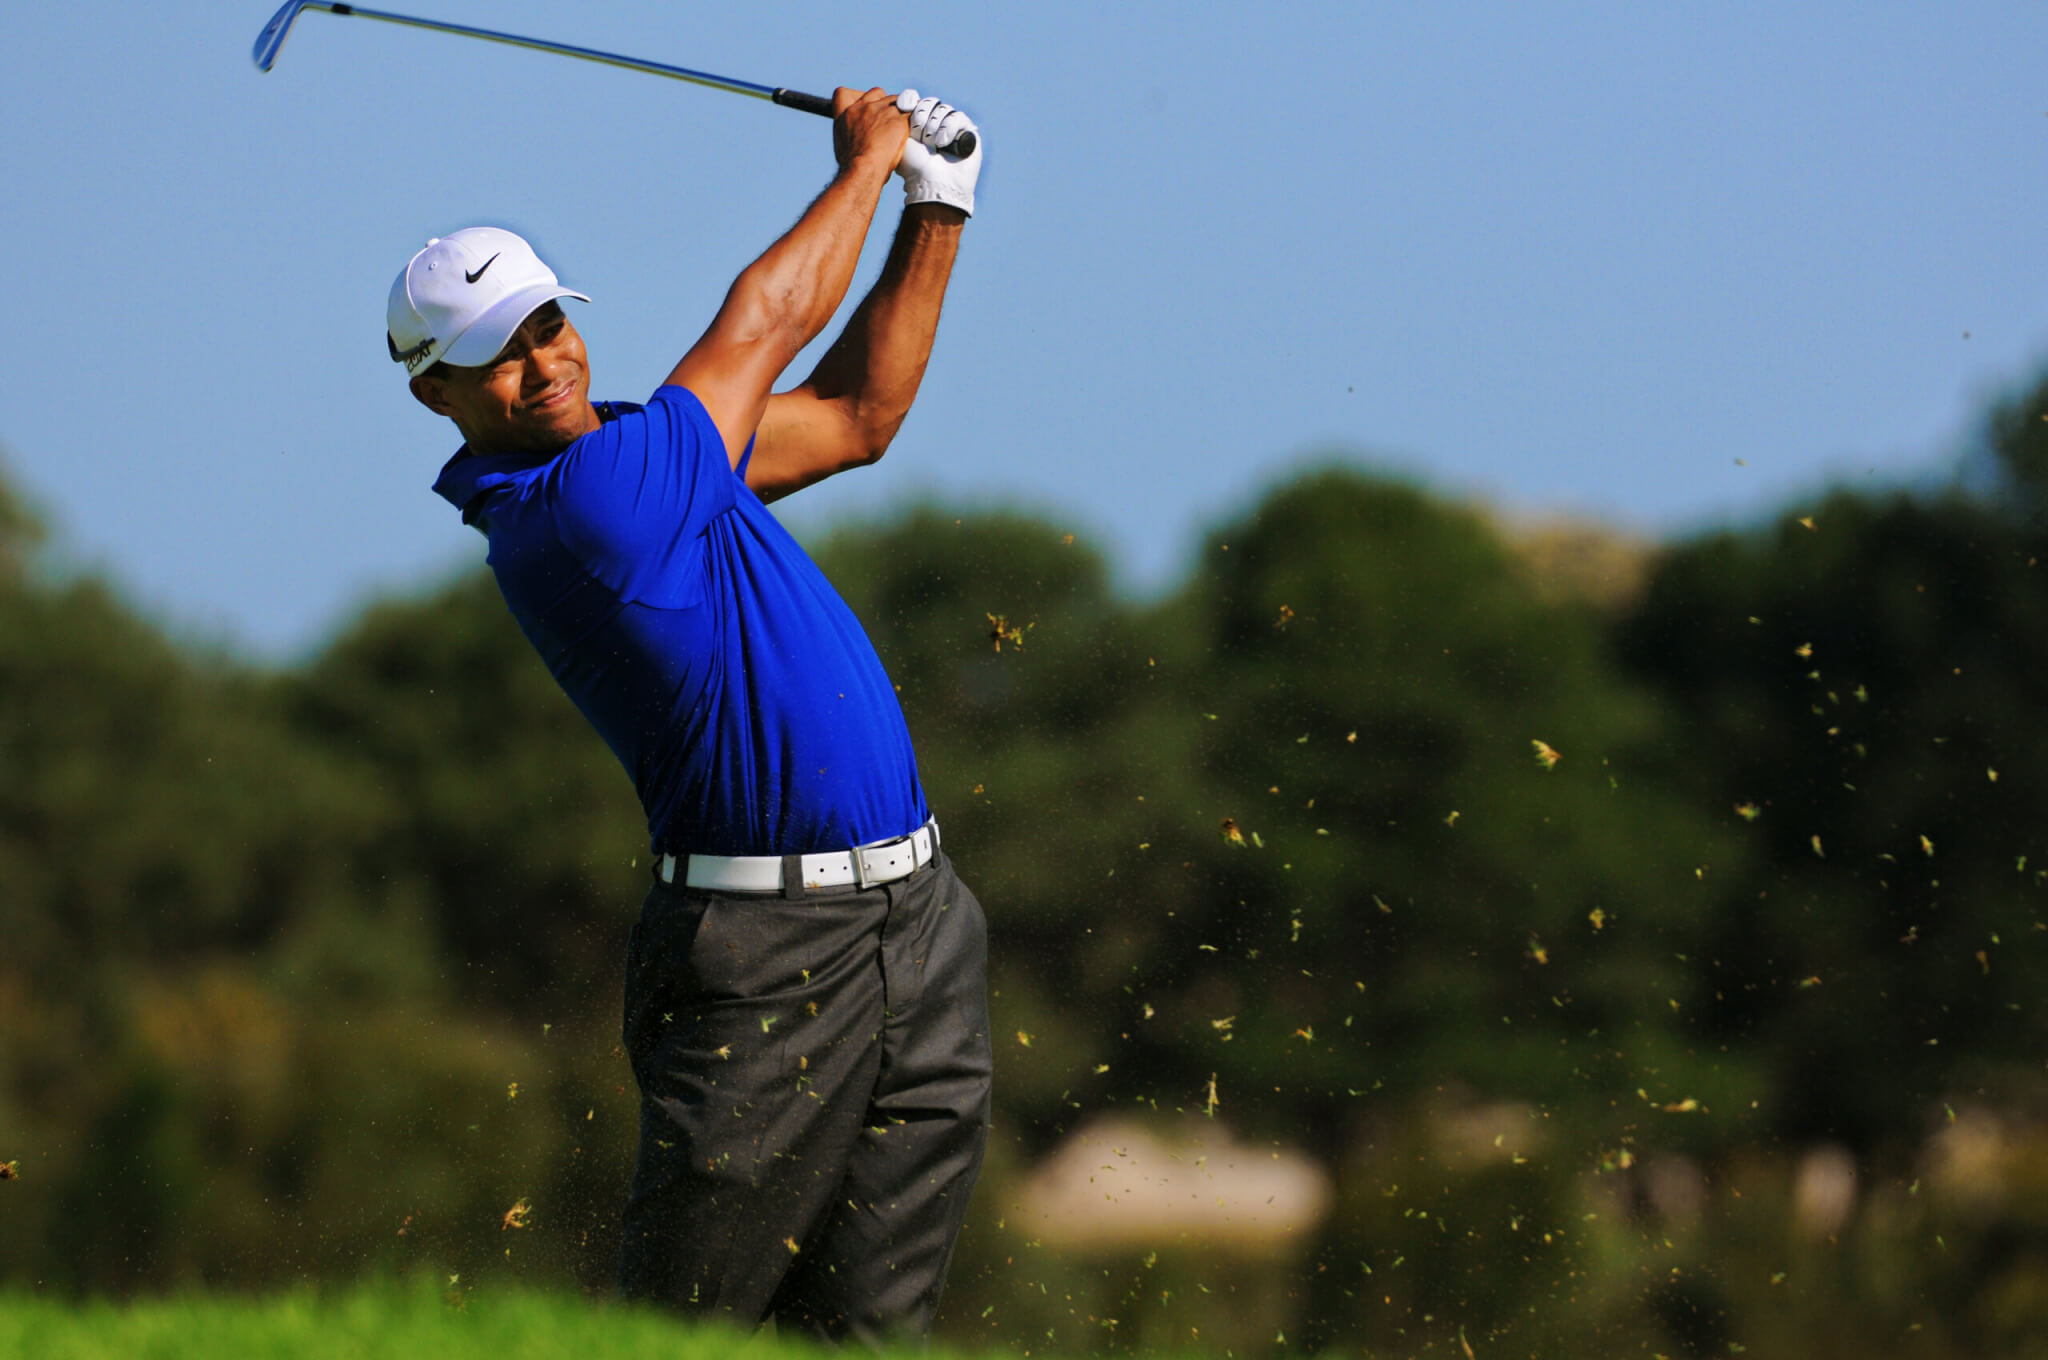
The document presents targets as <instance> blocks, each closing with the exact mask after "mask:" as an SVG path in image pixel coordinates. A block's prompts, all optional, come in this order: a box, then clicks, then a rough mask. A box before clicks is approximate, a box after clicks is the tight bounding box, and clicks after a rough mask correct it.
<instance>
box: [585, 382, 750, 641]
mask: <svg viewBox="0 0 2048 1360" xmlns="http://www.w3.org/2000/svg"><path fill="white" fill-rule="evenodd" d="M549 482H550V486H549V488H548V490H549V498H550V500H551V501H552V502H553V508H554V514H555V525H556V530H557V532H558V533H559V534H560V535H561V539H562V544H563V546H564V547H566V548H568V550H569V551H570V552H571V553H572V554H574V555H575V557H576V559H577V560H578V561H579V562H580V563H581V564H582V566H583V569H584V570H585V571H587V572H589V573H590V574H591V575H592V576H593V577H595V578H596V579H598V580H599V581H602V582H603V583H604V584H605V585H607V586H609V587H610V588H611V589H612V590H614V591H616V592H617V593H618V595H619V597H620V598H621V599H624V600H631V601H635V602H637V603H641V604H649V605H654V606H656V607H658V608H664V609H677V608H683V607H686V606H688V605H692V604H695V603H696V602H697V600H698V598H699V597H700V596H701V594H702V590H703V577H704V532H705V530H706V529H707V528H709V527H710V525H711V522H712V521H713V520H715V519H717V518H718V516H720V515H722V514H724V513H725V512H726V511H728V510H730V509H732V508H733V506H734V504H735V503H736V489H737V487H738V485H739V479H738V478H737V477H736V476H735V475H734V474H733V470H732V466H731V464H729V463H728V462H727V461H726V454H725V441H724V439H723V438H721V437H720V435H719V433H718V427H717V426H715V425H713V424H712V423H711V416H710V414H709V413H708V412H706V411H705V409H704V404H703V403H702V402H700V401H698V400H697V398H696V397H695V396H694V395H693V394H692V393H690V392H689V391H688V390H687V389H685V388H681V387H663V388H661V389H660V390H658V391H657V392H655V394H654V396H653V397H652V398H651V399H650V400H649V401H648V403H647V405H646V406H645V407H643V408H642V409H640V410H638V411H629V412H626V413H624V414H621V415H620V416H619V417H618V418H617V419H615V420H609V421H606V422H605V423H604V424H603V425H600V426H599V427H598V428H597V429H595V430H593V431H591V432H590V433H589V434H587V435H585V436H583V437H582V438H581V439H579V440H577V441H576V443H575V444H573V445H571V446H570V448H569V451H568V452H567V453H566V454H565V455H564V456H563V457H562V458H561V460H560V461H559V462H558V463H557V464H556V466H555V468H554V469H553V470H552V471H551V473H550V477H549Z"/></svg>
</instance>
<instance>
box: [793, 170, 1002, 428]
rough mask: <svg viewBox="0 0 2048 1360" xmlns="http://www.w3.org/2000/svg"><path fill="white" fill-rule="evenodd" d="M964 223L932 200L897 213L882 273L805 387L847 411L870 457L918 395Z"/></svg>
mask: <svg viewBox="0 0 2048 1360" xmlns="http://www.w3.org/2000/svg"><path fill="white" fill-rule="evenodd" d="M966 220H967V218H966V215H965V214H964V213H962V212H960V211H959V210H957V209H954V208H948V207H944V206H942V205H939V204H935V203H921V204H916V205H913V206H911V207H908V208H905V209H904V210H903V221H902V223H901V224H900V225H899V226H898V227H897V229H896V240H895V242H894V243H893V244H892V245H891V246H890V248H889V258H888V261H887V263H886V264H884V265H883V267H882V276H881V277H880V278H879V279H877V280H876V281H875V286H874V287H873V288H872V289H871V290H869V292H868V295H867V297H865V298H863V299H862V300H861V304H860V306H859V307H858V308H857V309H856V310H855V311H854V314H853V316H852V317H851V318H850V319H849V320H848V321H847V323H846V330H845V333H844V334H842V335H841V336H840V337H839V339H838V340H837V341H836V342H834V344H833V345H832V348H831V349H829V350H827V351H826V353H825V357H824V358H823V359H821V360H820V361H819V363H818V367H817V369H816V370H815V371H814V372H813V373H812V374H811V376H810V377H809V378H808V379H807V380H806V381H805V383H804V386H806V387H808V388H810V389H811V390H812V391H813V392H814V393H816V394H817V396H818V397H820V398H822V399H824V400H826V401H835V402H840V403H843V404H846V405H847V406H848V407H849V413H850V415H851V417H852V419H853V420H854V421H855V423H856V425H857V426H858V428H859V429H860V431H861V434H862V439H863V442H864V443H865V445H866V446H867V449H868V451H869V453H870V455H871V456H879V455H880V454H881V452H882V450H883V449H885V448H887V447H888V445H889V441H890V440H891V439H892V438H894V437H895V434H896V431H897V429H898V428H899V427H901V426H902V424H903V418H904V417H905V416H906V415H908V414H909V413H910V405H911V402H912V401H914V400H915V399H916V397H917V389H918V384H919V383H920V382H922V381H923V379H924V371H925V365H926V364H927V363H928V362H929V361H930V359H931V353H932V341H933V339H934V337H935V336H936V335H937V334H938V328H939V311H940V307H941V304H942V303H943V302H944V300H945V296H946V284H947V282H948V281H949V280H950V279H951V278H952V274H953V261H954V259H955V257H956V256H957V255H958V254H959V250H960V233H961V229H962V227H963V226H964V225H965V223H966Z"/></svg>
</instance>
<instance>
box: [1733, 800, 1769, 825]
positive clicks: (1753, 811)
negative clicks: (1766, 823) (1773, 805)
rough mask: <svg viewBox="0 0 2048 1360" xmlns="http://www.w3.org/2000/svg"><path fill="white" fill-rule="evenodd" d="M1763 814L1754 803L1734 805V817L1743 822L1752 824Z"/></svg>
mask: <svg viewBox="0 0 2048 1360" xmlns="http://www.w3.org/2000/svg"><path fill="white" fill-rule="evenodd" d="M1763 813H1764V810H1763V809H1762V808H1760V807H1758V806H1757V805H1756V804H1755V803H1737V804H1736V805H1735V815H1736V816H1738V817H1740V818H1741V819H1742V820H1743V821H1745V822H1753V821H1755V820H1756V819H1757V818H1759V817H1761V816H1763Z"/></svg>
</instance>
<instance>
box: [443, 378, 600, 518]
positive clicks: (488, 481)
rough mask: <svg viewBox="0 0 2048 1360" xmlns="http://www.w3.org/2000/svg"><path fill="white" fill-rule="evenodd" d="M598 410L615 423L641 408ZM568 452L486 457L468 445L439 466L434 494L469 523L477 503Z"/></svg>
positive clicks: (598, 416)
mask: <svg viewBox="0 0 2048 1360" xmlns="http://www.w3.org/2000/svg"><path fill="white" fill-rule="evenodd" d="M593 405H595V406H596V408H597V418H598V420H600V421H611V420H616V419H618V417H620V416H621V415H624V414H626V413H627V412H629V411H637V410H639V409H640V406H639V404H638V403H636V402H630V401H600V402H595V403H593ZM575 447H576V445H575V444H574V443H573V442H572V443H571V444H570V445H569V446H568V448H564V449H562V450H561V451H560V452H557V453H550V454H547V455H545V456H543V457H538V458H536V457H534V456H533V455H531V454H519V453H504V454H493V455H489V456H485V455H480V454H473V453H471V452H470V451H469V445H467V444H464V445H463V446H462V447H461V448H459V449H457V450H456V451H455V456H454V457H452V458H450V459H449V460H448V461H447V462H446V463H444V464H442V465H441V475H440V476H439V477H436V478H435V479H434V491H435V493H436V494H437V495H439V496H440V497H441V499H442V500H444V501H447V502H448V503H449V504H450V505H452V506H454V507H455V508H456V509H457V510H460V511H461V512H462V522H463V523H464V524H468V523H470V522H471V521H472V520H473V519H474V518H475V511H476V508H477V504H478V502H480V501H481V500H482V499H483V498H484V497H485V496H488V495H490V494H491V493H492V492H493V491H496V490H498V489H499V488H501V487H506V486H512V485H515V484H516V483H519V482H523V481H525V480H527V479H528V478H530V477H531V476H532V475H533V474H534V473H535V472H537V471H539V470H540V469H541V468H544V467H546V466H547V465H548V464H549V463H552V462H554V461H555V460H556V459H557V458H560V457H561V456H562V454H564V453H567V452H568V451H569V449H573V448H575Z"/></svg>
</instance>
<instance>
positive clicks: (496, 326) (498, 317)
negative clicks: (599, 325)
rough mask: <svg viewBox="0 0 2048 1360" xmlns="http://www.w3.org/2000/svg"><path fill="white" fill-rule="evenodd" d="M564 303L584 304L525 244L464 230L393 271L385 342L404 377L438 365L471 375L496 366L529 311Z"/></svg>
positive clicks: (493, 232) (505, 234) (494, 230)
mask: <svg viewBox="0 0 2048 1360" xmlns="http://www.w3.org/2000/svg"><path fill="white" fill-rule="evenodd" d="M565 297H572V298H575V299H576V300H577V301H578V302H588V301H590V299H589V298H587V297H585V296H583V294H581V293H579V292H576V291H575V290H574V289H570V288H564V287H563V286H562V281H561V280H560V279H558V278H556V277H555V271H554V270H552V269H550V268H548V267H547V266H546V265H544V264H542V263H541V260H540V256H538V255H536V254H534V253H533V247H532V246H530V245H528V244H527V243H526V240H525V238H524V237H522V236H520V235H518V234H517V233H516V232H509V231H505V230H504V229H502V228H500V227H464V228H463V229H462V230H461V231H453V232H450V233H448V235H446V236H436V237H435V238H434V239H433V240H431V241H428V242H427V243H426V245H425V246H423V247H421V249H420V251H419V253H417V254H416V255H414V256H413V257H412V259H410V260H408V261H407V262H406V266H405V268H403V269H401V270H399V271H398V279H397V281H396V282H394V283H393V284H392V285H391V300H390V301H389V302H388V303H387V304H386V305H385V308H384V324H385V329H386V335H385V337H384V338H385V342H386V343H387V344H389V345H390V346H391V357H392V358H393V359H395V360H397V361H398V362H399V363H401V364H404V365H405V374H406V376H407V377H408V378H412V377H417V376H419V375H420V374H422V373H424V372H426V371H427V370H428V369H429V368H431V367H433V366H434V365H435V364H437V363H441V362H443V361H445V362H447V363H451V364H456V365H459V366H461V367H464V368H474V367H477V366H479V365H482V364H487V363H489V362H490V361H491V360H492V359H495V358H496V357H497V355H498V351H499V350H501V349H503V348H505V342H506V341H508V340H510V339H511V338H512V332H514V331H516V330H518V329H519V326H520V323H521V322H523V321H525V320H526V318H527V317H529V316H531V315H533V311H534V308H536V307H539V306H540V305H541V304H542V303H545V302H551V301H553V300H554V299H556V298H565Z"/></svg>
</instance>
